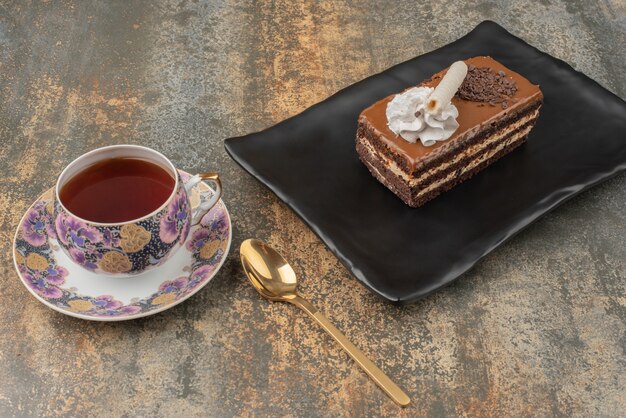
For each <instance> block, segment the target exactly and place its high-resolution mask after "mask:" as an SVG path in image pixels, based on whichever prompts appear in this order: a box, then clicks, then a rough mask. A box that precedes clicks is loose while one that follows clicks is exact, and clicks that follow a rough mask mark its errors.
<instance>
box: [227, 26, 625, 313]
mask: <svg viewBox="0 0 626 418" xmlns="http://www.w3.org/2000/svg"><path fill="white" fill-rule="evenodd" d="M478 55H490V56H492V57H493V58H495V59H496V60H498V61H500V62H501V63H503V64H504V65H505V66H507V67H509V68H511V69H512V70H514V71H517V72H519V73H520V74H522V75H523V76H525V77H526V78H528V79H529V80H530V81H531V82H533V83H535V84H540V85H541V89H542V91H543V93H544V96H545V102H544V105H543V107H542V109H541V113H540V116H539V121H538V122H537V125H536V126H535V128H534V129H533V130H532V132H531V133H530V138H529V140H528V143H527V144H526V145H524V146H522V147H521V148H518V149H517V150H516V151H514V152H512V153H511V154H509V155H507V156H505V157H504V158H502V159H501V160H499V161H498V162H496V163H495V164H493V165H491V166H490V167H488V168H487V169H485V170H484V171H482V172H481V173H479V174H477V175H476V176H474V177H473V178H472V179H471V180H469V181H467V182H465V183H463V184H461V185H458V186H456V187H455V188H454V189H452V190H450V191H448V192H446V193H444V194H442V195H440V196H439V197H437V198H436V199H434V200H433V201H431V202H429V203H427V204H426V205H425V206H423V207H421V208H417V209H411V208H409V207H408V206H406V205H405V204H404V203H402V201H400V199H399V198H397V197H396V196H395V195H393V194H392V193H391V192H390V191H388V190H387V189H386V188H385V187H383V186H382V185H381V184H379V183H378V182H377V181H376V180H375V179H374V178H373V177H372V176H371V175H370V173H369V172H368V170H367V169H366V168H365V166H364V165H363V164H361V162H360V161H359V159H358V157H357V154H356V151H355V132H356V125H357V117H358V115H359V113H360V112H361V111H362V110H363V109H365V108H366V107H367V106H369V105H370V104H372V103H374V102H376V101H377V100H380V99H381V98H383V97H385V96H387V95H389V94H392V93H396V92H399V91H401V90H403V89H405V88H407V87H409V86H413V85H416V84H418V83H419V82H420V81H422V80H424V79H426V78H428V77H430V76H431V75H432V74H434V73H436V72H437V71H439V70H441V69H442V68H445V67H447V66H449V65H450V64H451V63H452V62H453V61H456V60H460V59H464V58H469V57H472V56H478ZM226 150H227V151H228V153H229V154H230V155H231V156H232V157H233V158H234V159H235V161H237V162H238V163H239V164H240V165H241V166H242V167H243V168H244V169H246V170H247V171H248V172H250V173H251V174H252V175H253V176H254V177H256V178H257V179H258V180H259V181H261V182H262V183H263V184H265V185H266V186H267V187H269V188H270V190H272V191H273V192H274V193H276V195H277V196H278V197H279V198H280V199H282V200H283V201H285V203H287V204H288V205H289V206H290V207H291V208H292V209H293V210H294V211H295V212H296V213H297V214H298V215H299V216H300V217H301V218H302V219H303V220H304V221H305V222H306V223H307V224H308V225H309V226H310V227H311V228H312V229H313V231H314V232H315V233H316V234H317V235H318V236H319V237H320V238H321V239H322V241H324V243H325V244H326V245H327V246H328V248H330V250H331V251H332V252H333V253H334V254H335V255H336V256H337V257H339V259H340V260H341V262H342V263H343V264H344V265H345V266H346V267H347V268H348V269H349V270H350V271H351V272H352V273H353V274H354V276H356V278H357V279H359V280H360V281H361V282H362V283H363V284H364V285H365V286H367V287H368V288H370V289H371V290H373V291H374V292H376V293H377V294H379V295H380V296H382V297H383V298H385V299H388V300H390V301H394V302H400V303H410V302H414V301H415V300H417V299H418V298H420V297H423V296H425V295H427V294H428V293H430V292H432V291H434V290H435V289H437V288H439V287H441V286H444V285H446V284H448V283H450V282H451V281H453V280H454V279H456V278H457V277H459V275H461V274H462V273H463V272H465V271H467V270H468V269H469V268H470V267H472V266H473V265H474V264H475V263H476V262H477V261H478V260H479V259H480V258H481V257H483V256H484V255H486V254H488V253H489V252H490V251H491V250H493V249H494V248H496V247H497V246H498V245H500V244H502V243H503V242H504V241H506V240H507V239H509V238H511V237H512V236H513V235H515V234H516V233H517V232H519V231H520V230H521V229H522V228H524V227H526V226H528V225H529V224H530V223H531V222H533V221H534V220H536V219H537V218H539V217H540V216H541V215H543V214H545V213H547V212H548V211H550V210H551V209H553V208H555V207H556V206H558V205H559V204H561V203H563V202H564V201H565V200H567V199H569V198H571V197H572V196H574V195H576V194H577V193H580V192H581V191H583V190H585V189H587V188H589V187H591V186H593V185H595V184H598V183H599V182H601V181H603V180H606V179H608V178H609V177H611V176H613V175H615V174H617V173H618V172H620V171H622V170H624V169H625V168H626V103H625V102H624V101H623V100H621V99H620V98H619V97H617V96H615V95H613V94H612V93H610V92H609V91H607V90H605V89H604V88H602V87H601V86H600V85H598V84H597V83H596V82H595V81H593V80H591V79H590V78H588V77H586V76H585V75H583V74H581V73H579V72H577V71H575V70H574V69H573V68H572V67H570V66H569V65H568V64H566V63H565V62H563V61H560V60H558V59H556V58H553V57H552V56H550V55H548V54H545V53H543V52H541V51H539V50H537V49H535V48H534V47H532V46H530V45H528V44H527V43H525V42H524V41H522V40H521V39H518V38H516V37H515V36H513V35H511V34H510V33H509V32H507V31H506V30H505V29H503V28H502V27H500V26H499V25H497V24H495V23H493V22H483V23H481V24H480V25H478V26H477V27H476V28H475V29H474V30H473V31H472V32H470V33H469V34H467V35H466V36H464V37H463V38H461V39H459V40H458V41H456V42H453V43H451V44H449V45H446V46H444V47H443V48H440V49H438V50H436V51H433V52H430V53H428V54H425V55H422V56H419V57H417V58H414V59H412V60H410V61H407V62H404V63H402V64H399V65H397V66H395V67H392V68H390V69H388V70H386V71H384V72H382V73H380V74H376V75H374V76H372V77H369V78H367V79H365V80H363V81H361V82H358V83H356V84H353V85H352V86H350V87H348V88H346V89H344V90H342V91H340V92H338V93H337V94H335V95H333V96H331V97H330V98H328V99H327V100H325V101H323V102H321V103H318V104H316V105H314V106H312V107H311V108H309V109H307V110H306V111H304V112H302V113H301V114H299V115H297V116H295V117H293V118H290V119H288V120H286V121H284V122H281V123H279V124H278V125H276V126H273V127H271V128H269V129H267V130H265V131H262V132H259V133H255V134H251V135H247V136H243V137H239V138H231V139H227V140H226Z"/></svg>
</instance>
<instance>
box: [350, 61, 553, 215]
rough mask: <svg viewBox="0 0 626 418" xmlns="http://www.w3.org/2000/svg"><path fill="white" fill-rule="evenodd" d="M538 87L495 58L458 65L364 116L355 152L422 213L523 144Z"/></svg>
mask: <svg viewBox="0 0 626 418" xmlns="http://www.w3.org/2000/svg"><path fill="white" fill-rule="evenodd" d="M542 102H543V95H542V93H541V90H540V89H539V86H537V85H534V84H532V83H531V82H530V81H528V80H527V79H525V78H524V77H522V76H521V75H519V74H518V73H516V72H514V71H512V70H510V69H508V68H506V67H505V66H503V65H502V64H500V63H499V62H497V61H496V60H494V59H493V58H490V57H474V58H470V59H467V60H465V61H458V62H456V63H454V64H453V65H451V66H450V67H449V68H448V69H444V70H442V71H441V72H439V73H437V74H435V75H434V76H433V77H431V78H430V79H429V80H426V81H424V82H422V83H420V84H419V85H418V86H416V87H413V88H410V89H407V90H405V91H404V92H401V93H399V94H395V95H391V96H389V97H386V98H384V99H382V100H380V101H378V102H376V103H374V104H373V105H372V106H370V107H368V108H367V109H365V110H364V111H363V112H362V113H361V115H360V116H359V121H358V128H357V135H356V149H357V152H358V154H359V158H360V159H361V161H362V162H363V163H364V164H365V165H366V166H367V168H368V169H369V170H370V172H371V173H372V175H373V176H374V177H375V178H376V179H378V181H380V182H381V183H382V184H383V185H385V186H386V187H387V188H388V189H389V190H391V191H392V192H393V193H395V194H396V195H397V196H398V197H400V199H402V200H403V201H404V202H405V203H406V204H407V205H409V206H411V207H418V206H421V205H423V204H424V203H426V202H428V201H429V200H431V199H433V198H434V197H436V196H438V195H439V194H441V193H442V192H444V191H446V190H449V189H450V188H452V187H454V186H455V185H457V184H458V183H460V182H462V181H464V180H466V179H468V178H470V177H471V176H472V175H474V174H476V173H477V172H478V171H480V170H482V169H484V168H485V167H487V166H488V165H489V164H491V163H492V162H494V161H496V160H497V159H499V158H500V157H502V156H503V155H505V154H507V153H508V152H510V151H512V150H513V149H515V148H516V147H518V146H520V145H521V144H523V143H524V142H525V141H526V139H527V138H528V134H529V133H530V131H531V129H532V128H533V126H534V125H535V122H536V121H537V118H538V116H539V108H540V107H541V104H542Z"/></svg>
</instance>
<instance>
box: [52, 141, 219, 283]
mask: <svg viewBox="0 0 626 418" xmlns="http://www.w3.org/2000/svg"><path fill="white" fill-rule="evenodd" d="M115 158H130V159H138V160H143V161H147V162H150V163H153V164H156V165H158V166H159V167H161V168H162V169H164V170H165V171H166V172H167V173H168V174H169V175H171V176H172V178H173V179H174V182H173V188H172V191H171V194H170V195H169V197H167V198H166V199H165V200H164V201H163V203H162V204H161V205H160V206H159V207H158V208H157V209H156V210H154V211H152V212H150V213H147V214H145V215H143V216H141V217H138V218H137V219H128V220H124V221H120V222H114V223H102V222H94V221H92V220H89V219H83V218H81V217H79V216H77V215H76V214H74V213H72V212H71V211H70V210H68V209H67V207H66V205H64V204H63V201H62V199H61V198H60V196H61V190H62V188H63V186H65V185H66V184H67V182H68V181H70V180H71V179H72V178H73V177H74V176H76V175H77V174H80V173H81V172H82V171H83V170H86V169H88V168H89V167H92V166H93V165H94V164H97V163H100V162H103V161H106V160H108V159H115ZM202 180H208V181H210V182H212V183H213V188H214V191H213V193H210V194H208V195H207V194H205V195H201V201H200V204H199V205H197V207H192V205H191V202H190V200H189V195H190V191H191V189H192V188H193V187H194V186H195V185H196V184H198V183H199V182H201V181H202ZM221 193H222V186H221V182H220V179H219V176H218V174H217V173H204V174H198V175H195V176H193V177H191V178H190V179H189V180H187V181H186V182H183V180H182V178H181V176H180V174H179V173H178V171H177V170H176V168H175V167H174V165H173V164H172V163H171V161H170V160H169V159H167V158H166V157H165V156H164V155H163V154H161V153H160V152H158V151H155V150H152V149H150V148H146V147H142V146H138V145H113V146H108V147H104V148H99V149H96V150H93V151H91V152H88V153H86V154H84V155H82V156H80V157H78V158H77V159H76V160H74V161H73V162H71V163H70V164H69V165H68V166H67V167H66V168H65V169H64V170H63V172H62V173H61V175H60V176H59V179H58V181H57V184H56V187H55V193H54V226H55V229H56V232H57V239H58V242H59V245H60V246H61V248H62V249H63V251H64V252H65V253H66V254H67V255H68V256H69V257H70V259H71V260H72V261H73V262H74V263H76V264H78V265H80V266H82V267H83V268H85V269H87V270H89V271H92V272H95V273H100V274H106V275H114V276H132V275H137V274H140V273H143V272H145V271H147V270H150V269H154V268H156V267H158V266H160V265H162V264H163V263H164V262H165V260H167V259H168V258H169V257H170V256H171V255H172V254H173V253H174V252H175V251H176V250H178V249H179V248H180V247H181V246H182V245H183V244H184V243H185V241H186V240H187V236H188V235H189V230H190V228H191V226H192V225H195V224H197V223H198V222H200V220H201V219H202V216H204V214H206V213H207V212H208V211H209V210H210V209H211V208H212V207H213V206H214V205H215V204H216V203H217V202H218V200H219V199H220V196H221Z"/></svg>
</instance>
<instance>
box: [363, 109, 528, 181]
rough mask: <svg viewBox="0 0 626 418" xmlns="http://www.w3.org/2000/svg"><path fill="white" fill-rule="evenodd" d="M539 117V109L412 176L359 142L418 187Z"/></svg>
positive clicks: (370, 146) (370, 144)
mask: <svg viewBox="0 0 626 418" xmlns="http://www.w3.org/2000/svg"><path fill="white" fill-rule="evenodd" d="M538 116H539V109H535V110H533V111H531V112H530V113H528V114H526V115H525V116H523V117H521V118H520V119H518V120H516V121H514V122H513V123H510V124H509V125H507V126H505V127H503V128H502V129H500V130H498V131H496V132H494V133H491V134H487V135H488V136H485V137H483V138H478V140H477V141H474V143H473V144H472V145H470V146H468V147H467V148H465V149H463V150H461V151H460V152H459V153H457V154H456V155H454V156H453V158H452V159H450V160H447V161H445V162H442V163H441V164H439V165H437V166H435V167H433V168H432V169H425V170H421V171H420V172H418V173H415V174H417V175H415V174H413V175H409V174H407V173H406V172H404V171H403V170H402V168H401V167H399V166H398V164H397V163H396V161H394V160H393V159H392V158H390V157H389V156H388V155H385V154H383V153H381V152H380V149H377V148H376V147H375V146H374V145H372V142H371V141H370V140H368V138H366V137H364V136H359V139H358V140H359V141H360V142H361V143H362V146H363V147H364V148H365V150H366V152H367V153H368V154H371V155H373V156H375V158H377V159H379V160H381V161H382V162H383V163H384V164H385V165H386V166H387V168H388V169H389V170H390V171H391V172H392V173H393V174H394V175H396V176H398V177H400V178H402V179H403V180H404V181H406V182H408V183H409V186H411V187H413V186H419V185H420V184H422V183H425V182H428V179H429V178H430V177H434V176H438V175H439V174H440V173H441V172H442V171H444V172H447V171H449V170H450V169H456V168H457V167H458V166H459V164H463V163H464V160H466V159H467V158H468V157H472V156H474V155H476V154H478V153H479V152H481V151H482V150H484V149H485V148H487V147H489V146H491V145H492V144H496V143H497V142H498V141H500V140H502V139H503V138H504V137H505V136H507V135H509V134H511V133H512V132H514V131H516V130H520V129H523V128H526V127H527V126H529V125H530V126H531V127H532V125H534V123H535V121H536V119H537V117H538Z"/></svg>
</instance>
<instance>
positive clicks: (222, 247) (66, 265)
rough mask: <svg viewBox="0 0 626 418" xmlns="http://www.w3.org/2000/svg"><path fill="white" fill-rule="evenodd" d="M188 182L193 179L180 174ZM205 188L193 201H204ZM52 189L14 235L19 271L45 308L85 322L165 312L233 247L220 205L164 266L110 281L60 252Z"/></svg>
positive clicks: (203, 281) (189, 293)
mask: <svg viewBox="0 0 626 418" xmlns="http://www.w3.org/2000/svg"><path fill="white" fill-rule="evenodd" d="M181 176H182V177H183V179H187V178H189V174H188V173H185V172H182V171H181ZM207 190H210V188H209V186H208V185H207V184H206V183H200V184H198V186H196V188H195V189H194V190H193V191H192V194H191V196H190V199H191V201H192V205H194V204H195V203H194V201H196V202H197V201H199V199H200V196H199V191H207ZM52 197H53V189H50V190H48V191H47V192H46V193H44V194H43V195H42V196H40V197H39V199H37V201H36V202H35V203H33V205H32V206H31V207H30V208H29V209H28V211H27V212H26V214H24V217H23V218H22V220H21V221H20V224H19V226H18V228H17V232H16V233H15V239H14V241H13V255H14V258H13V260H14V262H15V268H16V269H17V272H18V275H19V277H20V279H21V280H22V283H23V284H24V286H26V288H27V289H28V290H29V292H30V293H31V294H32V295H33V296H35V298H37V299H38V300H39V301H40V302H42V303H43V304H44V305H46V306H48V307H50V308H52V309H54V310H56V311H59V312H61V313H64V314H66V315H70V316H74V317H77V318H82V319H89V320H93V321H123V320H128V319H135V318H140V317H143V316H148V315H153V314H155V313H158V312H162V311H164V310H166V309H169V308H171V307H173V306H175V305H178V304H179V303H181V302H182V301H184V300H185V299H187V298H189V297H190V296H192V295H193V294H195V293H196V292H198V291H199V290H200V289H201V288H202V287H204V285H206V284H207V283H208V282H209V281H210V280H211V279H212V278H213V277H214V276H215V274H216V273H217V271H218V270H219V269H220V267H221V266H222V264H223V263H224V260H225V259H226V256H227V254H228V251H229V249H230V242H231V236H232V231H231V224H230V216H229V214H228V210H227V209H226V206H225V205H224V202H223V201H221V200H220V201H219V202H218V203H217V204H216V205H215V206H214V207H213V209H211V210H210V211H209V212H208V213H207V214H206V215H205V216H204V217H203V218H202V220H201V221H200V224H198V225H196V226H193V227H192V228H191V232H190V233H189V238H188V239H187V241H186V242H185V244H184V245H183V246H182V247H181V248H180V249H179V250H178V251H177V252H176V253H175V254H174V255H172V257H171V258H170V259H169V260H167V261H166V262H165V263H164V264H163V265H162V266H160V267H159V268H157V269H155V270H150V271H148V272H146V273H143V274H141V275H139V276H134V277H111V276H106V275H101V274H97V273H93V272H89V271H87V270H85V269H83V268H82V267H80V266H77V265H76V264H75V263H74V262H73V261H72V260H71V259H70V258H69V257H68V256H67V255H66V254H65V253H64V252H63V251H62V250H61V248H60V247H59V244H58V241H57V240H56V233H55V228H54V223H53V220H52Z"/></svg>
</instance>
